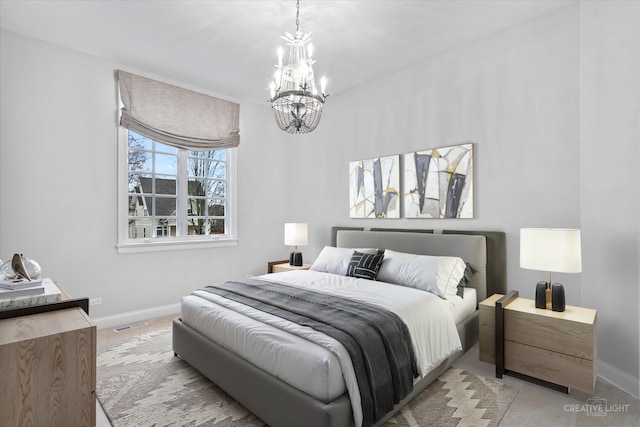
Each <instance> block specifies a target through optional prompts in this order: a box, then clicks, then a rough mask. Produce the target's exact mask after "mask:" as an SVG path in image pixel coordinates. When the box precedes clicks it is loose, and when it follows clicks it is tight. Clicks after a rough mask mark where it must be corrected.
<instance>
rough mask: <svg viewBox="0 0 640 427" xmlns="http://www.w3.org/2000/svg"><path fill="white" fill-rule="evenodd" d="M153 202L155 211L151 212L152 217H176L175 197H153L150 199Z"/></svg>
mask: <svg viewBox="0 0 640 427" xmlns="http://www.w3.org/2000/svg"><path fill="white" fill-rule="evenodd" d="M152 200H153V201H155V206H154V208H155V210H154V211H153V215H154V216H163V217H169V216H176V212H177V206H178V204H177V199H176V198H175V197H159V196H158V197H154V198H153V199H152Z"/></svg>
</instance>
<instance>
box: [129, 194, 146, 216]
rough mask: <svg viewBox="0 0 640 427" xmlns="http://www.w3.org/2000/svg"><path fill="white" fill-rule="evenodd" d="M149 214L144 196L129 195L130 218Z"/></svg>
mask: <svg viewBox="0 0 640 427" xmlns="http://www.w3.org/2000/svg"><path fill="white" fill-rule="evenodd" d="M140 216H149V212H148V210H147V208H146V206H145V205H144V197H141V196H129V218H131V217H140Z"/></svg>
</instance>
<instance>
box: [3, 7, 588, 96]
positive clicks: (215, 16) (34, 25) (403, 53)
mask: <svg viewBox="0 0 640 427" xmlns="http://www.w3.org/2000/svg"><path fill="white" fill-rule="evenodd" d="M576 1H577V0H566V1H565V0H494V1H487V0H444V1H439V0H422V1H402V0H390V1H383V0H374V1H365V0H355V1H348V0H338V1H330V0H301V2H300V3H301V4H300V28H301V30H302V31H304V32H311V37H312V39H313V44H314V47H315V55H314V56H315V58H316V61H317V62H316V64H315V65H314V71H315V73H316V78H317V79H319V76H320V75H326V76H327V78H328V81H329V83H328V88H327V92H328V93H330V94H332V95H336V94H339V93H341V92H344V91H347V90H349V89H350V88H353V87H355V86H358V85H360V84H363V83H366V82H368V81H371V80H374V79H377V78H379V77H382V76H384V75H386V74H389V73H392V72H394V71H397V70H399V69H402V68H404V67H407V66H409V65H412V64H415V63H417V62H420V61H423V60H425V59H427V58H429V57H431V56H433V55H436V54H438V53H441V52H444V51H447V50H450V49H453V48H456V47H458V46H461V45H463V44H465V43H468V42H470V41H472V40H476V39H478V38H481V37H484V36H487V35H489V34H492V33H495V32H497V31H500V30H502V29H505V28H508V27H511V26H514V25H517V24H519V23H521V22H524V21H527V20H529V19H532V18H534V17H536V16H539V15H542V14H545V13H548V12H550V11H552V10H555V9H559V8H561V7H565V6H567V5H569V4H572V3H575V2H576ZM295 13H296V4H295V1H293V0H286V1H285V0H278V1H270V0H255V1H251V0H236V1H220V0H212V1H204V0H200V1H190V0H183V1H170V0H159V1H154V0H142V1H136V0H129V1H113V0H110V1H105V0H83V1H78V0H72V1H66V0H48V1H38V0H31V1H14V0H0V27H2V28H4V29H6V30H10V31H13V32H16V33H20V34H24V35H27V36H31V37H34V38H38V39H42V40H46V41H48V42H51V43H54V44H58V45H62V46H65V47H68V48H71V49H75V50H78V51H81V52H85V53H88V54H91V55H95V56H98V57H102V58H106V59H109V60H112V61H114V62H116V63H118V64H121V65H124V66H128V67H133V68H134V69H139V70H144V71H145V72H148V73H152V74H155V75H158V76H163V77H166V78H168V79H173V80H176V81H180V82H184V83H187V84H190V85H193V86H197V87H201V88H203V89H207V90H210V91H213V92H216V93H218V94H224V96H225V97H228V98H230V99H233V100H236V101H251V102H256V103H266V100H267V98H268V96H269V90H268V87H269V81H270V78H271V77H272V75H273V72H274V65H275V63H276V50H277V48H278V46H280V45H282V44H283V41H282V39H281V36H282V35H283V34H284V32H285V31H288V32H293V31H295V29H296V26H295V24H296V23H295ZM285 60H286V58H285Z"/></svg>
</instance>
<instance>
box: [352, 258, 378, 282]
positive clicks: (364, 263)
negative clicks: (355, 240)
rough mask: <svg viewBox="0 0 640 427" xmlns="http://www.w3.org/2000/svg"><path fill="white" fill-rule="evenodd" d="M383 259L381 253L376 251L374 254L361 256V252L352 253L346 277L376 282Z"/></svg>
mask: <svg viewBox="0 0 640 427" xmlns="http://www.w3.org/2000/svg"><path fill="white" fill-rule="evenodd" d="M383 257H384V252H383V251H378V253H376V254H363V253H362V252H358V251H353V256H352V257H351V261H349V267H348V268H347V276H350V277H357V278H360V279H369V280H376V276H377V275H378V270H380V265H381V264H382V258H383Z"/></svg>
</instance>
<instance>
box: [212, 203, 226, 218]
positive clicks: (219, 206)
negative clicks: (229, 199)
mask: <svg viewBox="0 0 640 427" xmlns="http://www.w3.org/2000/svg"><path fill="white" fill-rule="evenodd" d="M224 211H225V202H224V200H220V199H216V200H209V216H224Z"/></svg>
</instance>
